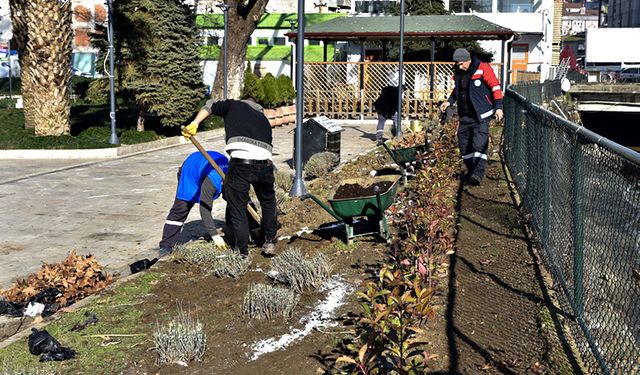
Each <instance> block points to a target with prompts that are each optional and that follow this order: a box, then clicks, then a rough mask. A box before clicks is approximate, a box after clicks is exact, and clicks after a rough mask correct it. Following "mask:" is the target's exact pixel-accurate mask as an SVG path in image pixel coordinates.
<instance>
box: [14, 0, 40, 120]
mask: <svg viewBox="0 0 640 375" xmlns="http://www.w3.org/2000/svg"><path fill="white" fill-rule="evenodd" d="M28 5H29V0H10V1H9V8H10V9H11V24H12V26H13V45H14V46H15V49H16V50H17V51H18V61H19V63H20V68H21V69H20V81H21V82H22V103H23V112H24V127H25V128H26V129H33V128H34V127H35V123H34V121H33V117H34V115H33V108H34V106H33V104H32V96H31V93H32V89H31V85H29V83H30V82H31V76H30V70H29V66H30V63H29V55H28V53H27V41H28V40H29V37H28V33H27V31H28V30H27V7H28Z"/></svg>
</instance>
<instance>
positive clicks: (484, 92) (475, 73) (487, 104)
mask: <svg viewBox="0 0 640 375" xmlns="http://www.w3.org/2000/svg"><path fill="white" fill-rule="evenodd" d="M469 72H471V77H470V78H469V87H468V90H469V93H468V95H469V102H470V103H471V106H472V107H473V110H474V112H475V113H474V115H475V117H476V119H477V120H478V121H479V122H481V121H482V120H484V119H485V118H487V117H490V116H492V115H493V113H494V112H495V110H496V109H502V90H501V89H500V82H498V78H496V75H495V74H494V73H493V68H492V67H491V65H489V64H488V63H486V62H481V61H480V60H478V59H477V58H476V57H475V56H472V57H471V65H469ZM460 79H461V77H460V75H459V74H455V75H454V76H453V80H454V82H455V86H454V88H453V91H452V92H451V96H449V99H448V102H449V104H451V105H453V104H455V102H456V101H457V100H458V89H457V88H458V87H459V86H460Z"/></svg>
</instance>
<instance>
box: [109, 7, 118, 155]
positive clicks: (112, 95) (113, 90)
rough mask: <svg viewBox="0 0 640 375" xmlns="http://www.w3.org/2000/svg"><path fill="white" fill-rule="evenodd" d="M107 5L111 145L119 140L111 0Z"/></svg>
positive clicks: (116, 143)
mask: <svg viewBox="0 0 640 375" xmlns="http://www.w3.org/2000/svg"><path fill="white" fill-rule="evenodd" d="M107 6H108V8H109V21H108V24H107V26H108V27H107V36H108V39H109V90H110V95H109V101H110V111H109V118H111V137H109V143H110V144H112V145H119V144H120V140H119V139H118V135H117V134H116V87H115V77H114V76H113V74H114V73H113V71H114V65H115V58H114V57H113V0H108V1H107Z"/></svg>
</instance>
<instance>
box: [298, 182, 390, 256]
mask: <svg viewBox="0 0 640 375" xmlns="http://www.w3.org/2000/svg"><path fill="white" fill-rule="evenodd" d="M384 181H389V182H391V183H392V184H391V185H390V186H389V187H388V188H387V189H386V190H385V191H376V193H375V195H370V196H363V197H356V198H343V199H330V200H329V204H330V206H331V207H329V206H327V205H326V204H325V203H324V202H323V201H321V200H320V199H318V198H317V197H316V196H314V195H312V194H309V195H308V196H307V197H308V198H311V199H312V200H313V201H314V202H316V203H317V204H318V205H319V206H320V207H322V208H323V209H324V210H325V211H327V212H328V213H329V214H330V215H331V216H333V217H334V218H335V219H336V220H338V221H339V222H341V223H343V224H344V228H345V233H346V243H347V244H349V245H350V244H352V243H353V239H354V238H355V237H359V236H366V235H371V234H377V235H379V236H380V237H381V238H382V239H384V240H385V241H387V242H389V241H390V238H391V234H390V232H389V226H388V225H387V219H386V216H385V214H384V211H385V210H386V209H387V208H388V207H389V206H391V204H392V203H393V202H394V200H395V197H396V193H397V191H398V181H400V177H398V176H379V177H374V178H371V177H367V178H352V179H347V180H344V181H342V184H341V186H342V185H346V184H359V185H363V182H365V183H366V182H369V185H371V184H372V183H376V182H384ZM375 188H378V187H377V186H376V187H375ZM375 188H374V189H375ZM362 217H365V218H366V220H364V221H363V220H359V218H362Z"/></svg>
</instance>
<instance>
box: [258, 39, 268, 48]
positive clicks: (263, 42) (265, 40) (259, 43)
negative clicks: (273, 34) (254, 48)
mask: <svg viewBox="0 0 640 375" xmlns="http://www.w3.org/2000/svg"><path fill="white" fill-rule="evenodd" d="M258 45H261V46H268V45H269V38H258Z"/></svg>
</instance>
